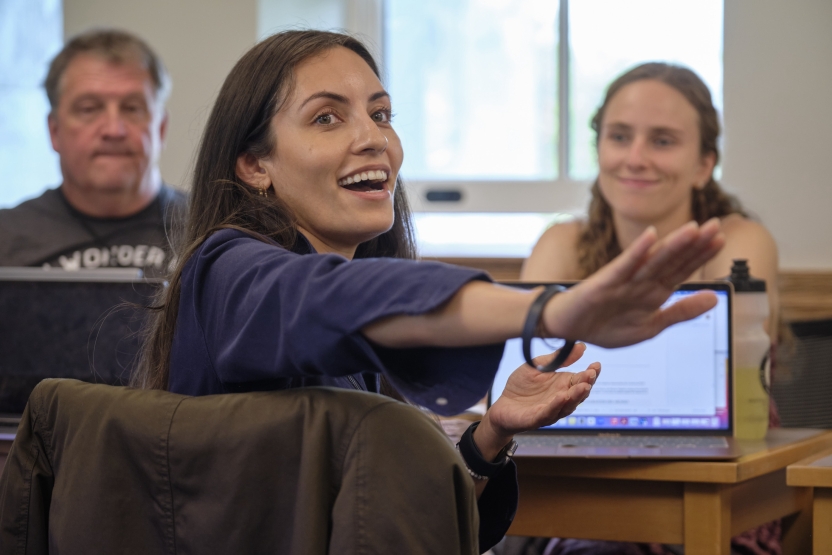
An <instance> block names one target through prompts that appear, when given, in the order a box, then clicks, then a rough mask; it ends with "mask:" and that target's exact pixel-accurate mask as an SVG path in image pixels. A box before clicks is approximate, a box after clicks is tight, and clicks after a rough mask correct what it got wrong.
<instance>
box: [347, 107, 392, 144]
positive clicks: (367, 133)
mask: <svg viewBox="0 0 832 555" xmlns="http://www.w3.org/2000/svg"><path fill="white" fill-rule="evenodd" d="M387 144H388V140H387V137H386V136H385V135H384V133H382V131H381V129H379V126H378V124H376V122H375V121H373V119H372V118H371V117H370V116H369V115H365V116H362V117H361V118H360V119H359V121H358V124H357V128H356V136H355V141H354V143H353V147H354V150H355V151H357V152H360V153H363V154H381V153H382V152H384V151H385V150H387Z"/></svg>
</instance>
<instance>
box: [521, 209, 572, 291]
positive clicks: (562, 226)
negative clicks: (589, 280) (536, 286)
mask: <svg viewBox="0 0 832 555" xmlns="http://www.w3.org/2000/svg"><path fill="white" fill-rule="evenodd" d="M582 228H583V222H582V221H581V220H571V221H568V222H563V223H557V224H555V225H553V226H552V227H550V228H549V229H547V230H546V231H545V232H544V233H543V235H542V236H541V237H540V239H538V241H537V244H536V245H535V246H534V249H533V250H532V254H531V255H530V256H529V258H528V259H526V262H525V263H524V264H523V270H522V272H521V273H520V279H522V280H525V281H557V280H572V279H578V278H579V276H580V270H579V268H578V237H579V236H580V234H581V230H582Z"/></svg>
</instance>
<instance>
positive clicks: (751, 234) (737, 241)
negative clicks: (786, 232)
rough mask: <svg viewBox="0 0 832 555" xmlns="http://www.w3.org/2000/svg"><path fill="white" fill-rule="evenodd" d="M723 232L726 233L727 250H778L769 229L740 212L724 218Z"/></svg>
mask: <svg viewBox="0 0 832 555" xmlns="http://www.w3.org/2000/svg"><path fill="white" fill-rule="evenodd" d="M722 232H723V233H724V234H725V246H726V249H727V250H735V249H743V248H753V249H766V250H771V251H773V252H774V253H776V252H777V244H776V243H775V242H774V237H772V235H771V233H770V232H769V231H768V229H766V228H765V226H764V225H763V224H761V223H759V222H755V221H754V220H749V219H748V218H743V217H742V216H740V215H739V214H731V215H730V216H726V217H725V218H723V219H722Z"/></svg>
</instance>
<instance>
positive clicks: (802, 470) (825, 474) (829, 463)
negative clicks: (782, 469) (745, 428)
mask: <svg viewBox="0 0 832 555" xmlns="http://www.w3.org/2000/svg"><path fill="white" fill-rule="evenodd" d="M786 483H787V484H788V485H790V486H793V487H806V488H814V503H813V513H814V516H813V523H812V544H813V553H814V554H815V555H820V554H821V553H824V554H832V450H828V451H824V452H822V453H819V454H816V455H813V456H811V457H808V458H806V459H803V460H802V461H800V462H797V463H795V464H790V465H789V467H788V469H787V470H786Z"/></svg>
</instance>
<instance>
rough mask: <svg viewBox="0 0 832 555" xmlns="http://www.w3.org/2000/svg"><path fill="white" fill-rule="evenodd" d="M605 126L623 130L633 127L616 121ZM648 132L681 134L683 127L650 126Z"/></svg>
mask: <svg viewBox="0 0 832 555" xmlns="http://www.w3.org/2000/svg"><path fill="white" fill-rule="evenodd" d="M605 127H609V128H612V129H624V130H627V131H630V130H631V129H632V128H633V126H632V125H628V124H626V123H617V122H614V123H609V124H606V125H605ZM650 132H651V133H671V134H682V133H684V130H683V129H676V128H674V127H651V128H650Z"/></svg>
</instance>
